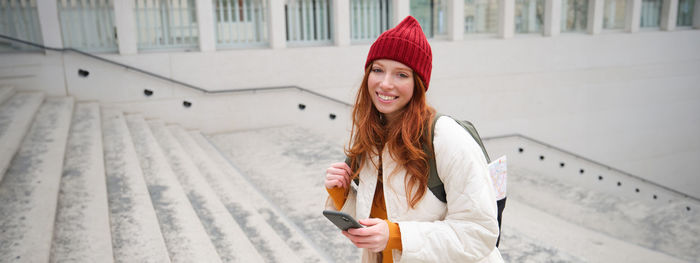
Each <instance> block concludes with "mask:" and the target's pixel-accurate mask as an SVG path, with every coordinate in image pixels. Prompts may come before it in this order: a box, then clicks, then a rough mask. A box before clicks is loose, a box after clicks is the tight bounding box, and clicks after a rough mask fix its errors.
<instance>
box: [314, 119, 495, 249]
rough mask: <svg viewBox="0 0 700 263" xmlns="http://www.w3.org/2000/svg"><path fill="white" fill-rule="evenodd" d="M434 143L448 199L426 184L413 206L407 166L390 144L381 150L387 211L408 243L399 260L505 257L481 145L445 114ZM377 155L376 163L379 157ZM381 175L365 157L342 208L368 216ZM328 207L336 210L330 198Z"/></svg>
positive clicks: (359, 216) (436, 132) (359, 215)
mask: <svg viewBox="0 0 700 263" xmlns="http://www.w3.org/2000/svg"><path fill="white" fill-rule="evenodd" d="M433 145H434V148H435V160H436V163H437V171H438V175H439V176H440V179H441V180H442V182H443V183H444V184H445V192H447V204H445V203H443V202H441V201H440V200H438V199H437V198H436V197H435V195H433V193H432V192H431V191H430V190H428V189H426V191H425V195H424V196H423V198H422V199H421V200H420V201H419V202H418V203H417V204H416V206H415V207H414V208H413V209H410V208H409V206H408V201H407V199H406V191H405V188H404V177H405V176H406V171H405V170H404V169H403V167H397V165H396V163H395V162H394V160H393V159H392V158H391V155H390V154H389V152H388V151H387V150H386V149H385V150H384V152H382V163H383V167H382V169H383V171H382V174H383V182H384V184H385V185H384V199H385V202H386V210H387V216H388V219H389V220H390V221H392V222H396V223H398V224H399V228H400V229H401V243H402V247H403V251H399V250H393V256H394V262H503V259H502V258H501V254H500V252H499V251H498V248H496V238H497V237H498V221H497V219H496V214H497V208H496V198H495V193H494V190H493V184H492V183H491V178H490V176H489V172H488V169H487V166H486V161H485V159H484V155H483V153H482V151H481V148H480V147H479V145H478V144H477V143H476V141H475V140H474V139H473V138H472V137H471V135H470V134H469V133H468V132H467V131H465V130H464V129H463V128H462V127H461V126H459V124H457V123H456V122H455V121H454V120H453V119H451V118H449V117H446V116H443V117H440V119H438V121H437V122H436V124H435V136H434V139H433ZM373 158H374V162H375V163H377V160H378V159H377V158H378V157H377V156H374V157H373ZM377 174H378V173H377V169H376V168H375V167H374V166H373V165H372V164H371V162H368V161H366V162H365V166H364V167H363V169H362V170H361V172H360V184H359V186H357V189H356V190H355V189H351V190H350V192H349V194H348V198H347V200H346V201H345V205H344V206H343V208H342V209H341V211H343V212H345V213H348V214H350V215H352V216H353V217H355V218H356V219H363V218H368V217H369V213H370V210H371V208H372V199H373V198H374V192H375V188H376V183H377ZM392 174H393V176H390V175H392ZM353 184H354V183H353ZM426 187H427V186H426ZM326 209H329V210H335V207H334V205H333V201H332V200H330V198H328V200H327V202H326ZM378 259H379V257H378V254H377V253H372V252H370V251H369V250H366V249H365V250H364V251H363V253H362V262H379V261H378Z"/></svg>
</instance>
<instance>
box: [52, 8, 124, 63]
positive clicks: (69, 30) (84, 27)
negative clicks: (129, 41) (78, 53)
mask: <svg viewBox="0 0 700 263" xmlns="http://www.w3.org/2000/svg"><path fill="white" fill-rule="evenodd" d="M58 15H59V19H60V23H61V35H62V38H63V46H65V47H71V48H75V49H79V50H83V51H93V52H116V51H117V39H116V29H115V27H114V7H113V3H112V1H111V0H98V1H90V2H85V1H79V0H59V1H58Z"/></svg>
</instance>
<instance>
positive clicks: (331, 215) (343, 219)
mask: <svg viewBox="0 0 700 263" xmlns="http://www.w3.org/2000/svg"><path fill="white" fill-rule="evenodd" d="M323 215H324V216H326V217H327V218H328V220H331V222H333V224H335V226H337V227H338V228H340V230H343V231H347V230H348V229H350V228H363V227H365V226H363V225H360V223H358V222H357V220H355V219H354V218H352V216H350V215H348V214H346V213H343V212H337V211H331V210H324V211H323Z"/></svg>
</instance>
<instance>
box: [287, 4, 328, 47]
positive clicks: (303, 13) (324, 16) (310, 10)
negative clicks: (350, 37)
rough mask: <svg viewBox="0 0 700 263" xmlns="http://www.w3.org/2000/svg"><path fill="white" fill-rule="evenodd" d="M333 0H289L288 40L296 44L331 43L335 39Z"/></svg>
mask: <svg viewBox="0 0 700 263" xmlns="http://www.w3.org/2000/svg"><path fill="white" fill-rule="evenodd" d="M332 4H333V1H330V0H287V2H286V5H285V17H286V20H287V23H286V27H287V30H286V31H287V42H289V43H291V44H295V45H307V44H311V45H317V44H330V43H331V41H332V40H333V25H332V21H333V17H332V14H333V12H332V11H333V8H332Z"/></svg>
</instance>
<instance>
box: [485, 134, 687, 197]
mask: <svg viewBox="0 0 700 263" xmlns="http://www.w3.org/2000/svg"><path fill="white" fill-rule="evenodd" d="M510 137H520V138H523V139H525V140H529V141H532V142H535V143H538V144H541V145H543V146H545V147H547V148H551V149H554V150H557V151H560V152H563V153H565V154H568V155H571V156H574V157H576V158H578V159H581V160H584V161H586V162H590V163H593V164H595V165H598V166H602V167H605V168H606V169H608V170H611V171H614V172H617V173H621V174H624V175H626V176H629V177H632V178H634V179H637V180H640V181H642V182H644V183H647V184H651V185H654V186H656V187H659V188H661V189H664V190H666V191H669V192H672V193H674V194H677V195H679V196H682V197H684V198H688V199H692V200H694V201H696V202H700V199H698V198H696V197H694V196H690V195H688V194H685V193H681V192H679V191H678V190H674V189H671V188H668V187H666V186H663V185H660V184H658V183H655V182H652V181H649V180H647V179H644V178H642V177H639V176H636V175H633V174H631V173H628V172H625V171H622V170H620V169H617V168H614V167H611V166H609V165H606V164H603V163H600V162H598V161H594V160H591V159H589V158H586V157H583V156H581V155H578V154H575V153H573V152H570V151H567V150H564V149H562V148H559V147H556V146H554V145H551V144H548V143H545V142H543V141H540V140H537V139H534V138H532V137H528V136H525V135H522V134H519V133H513V134H505V135H498V136H491V137H484V138H482V140H484V141H488V140H496V139H503V138H510Z"/></svg>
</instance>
